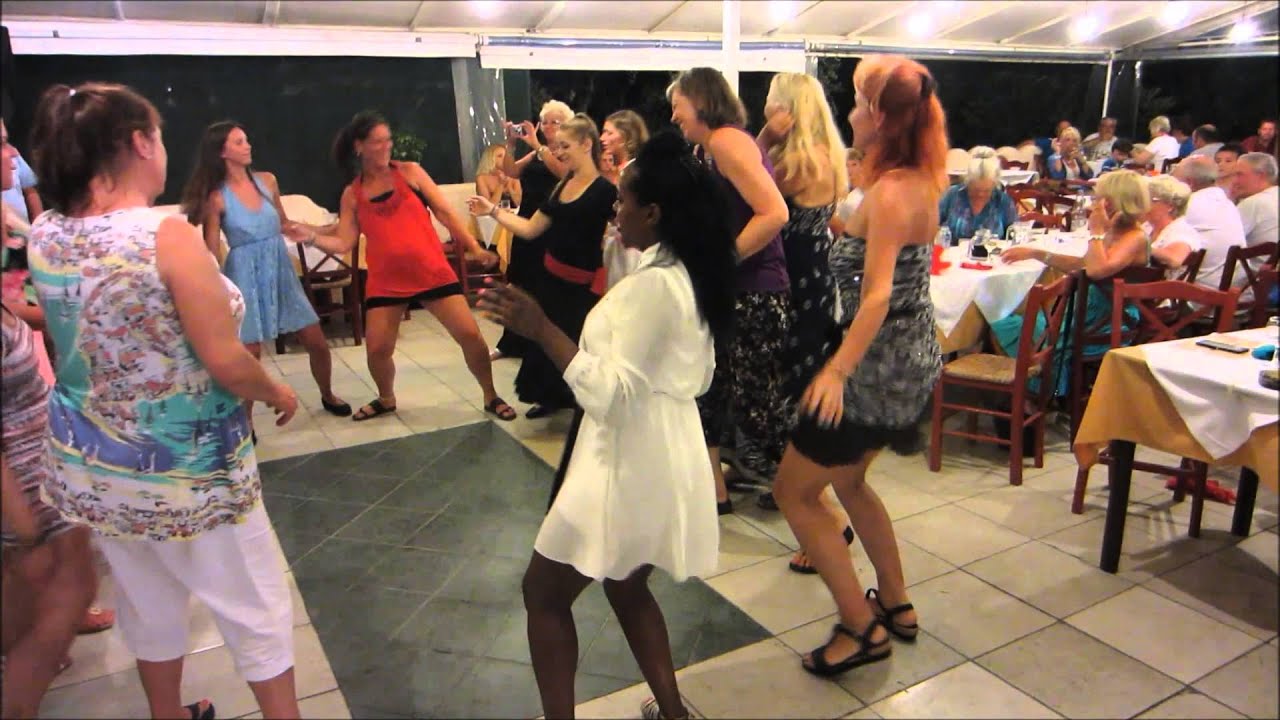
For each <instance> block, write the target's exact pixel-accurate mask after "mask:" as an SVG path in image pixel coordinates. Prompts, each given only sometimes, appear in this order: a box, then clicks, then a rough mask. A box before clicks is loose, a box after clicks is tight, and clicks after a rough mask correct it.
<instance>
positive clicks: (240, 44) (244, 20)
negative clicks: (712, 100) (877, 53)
mask: <svg viewBox="0 0 1280 720" xmlns="http://www.w3.org/2000/svg"><path fill="white" fill-rule="evenodd" d="M722 5H723V3H722V2H720V0H685V1H683V2H681V1H679V0H649V1H646V2H621V1H618V0H556V1H545V2H544V1H537V0H425V1H422V2H419V1H417V0H412V1H403V0H385V1H379V0H364V1H362V2H342V1H336V2H335V1H328V0H319V1H317V0H267V1H265V2H264V1H261V0H230V1H226V2H213V1H207V2H194V1H189V0H188V1H168V2H165V1H158V0H148V1H137V2H130V1H123V0H115V1H114V2H95V1H91V0H74V1H65V2H59V1H56V0H5V2H4V4H3V6H2V8H0V19H2V20H3V22H4V24H5V25H6V26H7V27H9V29H10V34H11V37H12V41H13V48H14V52H15V53H17V54H62V53H74V54H98V55H107V54H175V53H176V54H201V55H215V54H222V55H231V54H279V55H288V54H293V55H308V54H319V55H401V56H411V57H424V56H435V57H441V56H454V57H457V56H474V55H475V53H476V51H477V46H479V52H480V55H481V57H482V59H485V58H486V57H487V58H488V59H489V62H488V63H487V64H490V65H492V66H495V67H498V66H501V67H513V66H518V65H520V61H519V59H518V58H519V57H520V53H521V52H523V53H524V57H526V58H529V60H528V62H526V63H525V65H524V66H530V64H532V63H555V62H557V60H556V58H557V53H553V52H550V51H548V50H547V48H552V47H558V48H559V51H560V52H559V55H560V56H561V57H560V60H559V62H560V63H561V65H564V66H566V67H569V66H572V67H577V66H579V65H582V64H583V62H585V59H588V58H594V56H600V57H602V58H604V60H605V61H606V62H608V61H609V59H610V58H613V59H614V62H613V63H612V64H617V63H618V62H624V61H625V62H628V63H631V62H635V61H636V59H637V58H638V57H639V56H637V55H636V54H635V53H627V52H621V51H619V52H613V53H611V52H610V50H609V47H610V46H608V45H600V46H596V45H591V44H593V43H599V42H602V41H616V42H619V43H623V44H622V45H617V46H613V47H614V49H615V50H618V49H619V48H624V47H630V48H631V49H632V50H635V49H637V48H651V49H652V48H657V47H659V45H656V44H655V43H661V42H662V41H673V42H681V41H683V42H691V41H692V42H698V41H701V42H703V43H707V42H714V43H718V42H719V40H720V36H721V30H722V13H723V7H722ZM1278 5H1280V3H1277V2H1276V1H1274V0H1271V1H1267V2H1247V1H1237V0H1137V1H1134V0H1108V1H1101V0H1096V1H1092V2H1084V1H1080V0H1076V1H1072V2H1055V1H1048V0H1046V1H1040V2H1009V1H990V0H969V1H957V2H944V1H942V0H932V1H925V0H915V1H905V0H875V1H862V0H741V4H740V7H741V40H742V42H743V43H744V46H743V55H744V57H745V56H746V55H747V52H748V50H750V49H754V51H755V52H758V53H764V52H768V53H771V56H770V58H771V59H770V60H768V62H766V63H765V64H766V65H771V64H773V63H774V62H775V61H777V62H783V63H784V64H794V62H795V61H794V58H793V57H792V55H793V54H794V48H802V49H803V48H805V47H807V48H808V49H809V50H810V51H811V52H818V53H849V54H857V53H860V52H869V51H872V50H887V49H898V50H902V51H904V52H909V53H912V54H915V55H925V56H928V55H941V56H958V57H970V56H972V57H976V58H983V57H985V58H1009V57H1026V58H1029V59H1030V58H1040V59H1050V60H1053V59H1058V60H1070V59H1072V58H1077V59H1079V60H1083V61H1093V62H1105V60H1106V59H1108V58H1110V57H1113V56H1118V57H1126V56H1131V57H1156V56H1163V57H1185V56H1208V55H1233V54H1234V55H1238V54H1250V55H1268V54H1269V55H1274V54H1276V52H1277V15H1278V11H1277V6H1278ZM548 41H554V42H548ZM575 41H576V42H577V43H578V44H577V45H575V44H574V42H575ZM555 42H559V43H560V44H559V45H556V44H555ZM521 43H523V45H521ZM626 43H631V45H626ZM752 43H754V44H752ZM761 43H769V44H761ZM588 45H590V47H588ZM468 46H469V49H468ZM486 46H491V47H492V48H493V49H491V50H486V49H485V48H486ZM664 47H665V49H662V50H660V51H663V52H671V53H674V52H675V51H676V46H672V45H667V46H664ZM694 47H695V46H687V47H685V48H684V49H685V50H689V51H690V52H692V51H693V50H691V49H690V48H694ZM499 48H501V49H499ZM587 50H593V53H591V54H588V55H582V56H581V58H580V59H579V60H565V59H564V58H563V55H564V53H571V52H585V51H587ZM757 57H758V58H762V57H765V56H764V55H757ZM619 58H622V59H621V60H620V59H619ZM640 59H641V60H644V58H640ZM673 62H674V58H673ZM653 63H657V64H658V65H669V64H671V63H669V62H664V61H660V60H654V59H652V58H649V59H648V60H647V61H646V63H645V64H644V66H646V67H647V65H648V64H653ZM751 64H752V63H750V62H745V61H744V63H743V69H748V68H749V66H750V65H751ZM553 66H556V67H559V66H560V65H553Z"/></svg>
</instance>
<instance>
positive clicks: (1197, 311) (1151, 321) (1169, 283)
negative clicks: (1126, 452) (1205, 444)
mask: <svg viewBox="0 0 1280 720" xmlns="http://www.w3.org/2000/svg"><path fill="white" fill-rule="evenodd" d="M1239 299H1240V290H1239V289H1238V288H1237V289H1234V290H1231V291H1229V292H1222V291H1218V290H1210V289H1208V288H1205V287H1201V286H1199V285H1191V284H1190V283H1185V282H1180V281H1178V280H1164V281H1160V282H1149V283H1142V284H1138V285H1131V284H1128V283H1126V282H1125V281H1124V280H1116V281H1115V283H1114V288H1113V299H1112V303H1111V327H1112V331H1111V347H1113V348H1118V347H1122V346H1124V345H1141V344H1145V343H1155V342H1165V341H1167V340H1177V339H1178V338H1179V337H1180V336H1181V332H1182V330H1183V328H1185V327H1186V326H1187V325H1188V324H1190V323H1192V322H1194V321H1196V320H1197V319H1200V318H1207V317H1209V316H1210V315H1213V316H1215V317H1217V318H1218V319H1217V321H1216V331H1217V332H1229V331H1230V330H1231V328H1232V326H1233V324H1234V323H1233V317H1234V315H1235V308H1236V302H1237V301H1238V300H1239ZM1127 304H1133V305H1136V306H1137V308H1138V315H1139V319H1138V326H1137V327H1136V328H1135V329H1134V331H1132V332H1127V331H1125V330H1124V329H1123V327H1122V323H1123V322H1124V307H1125V305H1127ZM1169 306H1175V307H1178V306H1181V307H1188V308H1194V309H1192V310H1191V311H1190V312H1188V313H1187V314H1185V315H1183V316H1181V317H1177V318H1174V319H1172V321H1170V318H1169V316H1168V314H1167V313H1166V312H1165V310H1166V309H1167V308H1168V307H1169ZM1098 464H1099V465H1110V464H1111V454H1110V452H1108V451H1107V450H1103V451H1102V452H1101V453H1099V455H1098ZM1133 469H1134V470H1141V471H1143V472H1151V473H1160V474H1163V475H1172V476H1173V477H1174V478H1175V479H1176V483H1175V485H1174V488H1175V489H1174V493H1173V500H1174V502H1182V500H1183V499H1184V498H1185V497H1186V483H1187V481H1188V480H1190V481H1191V484H1192V498H1191V518H1190V529H1189V530H1188V534H1189V535H1190V536H1191V537H1200V520H1201V518H1202V516H1203V514H1204V493H1205V485H1206V484H1207V483H1208V478H1209V466H1208V465H1207V464H1205V463H1203V462H1200V461H1199V460H1191V459H1190V458H1183V459H1182V463H1181V464H1180V465H1179V466H1178V467H1172V466H1169V465H1160V464H1158V463H1149V462H1144V461H1141V460H1135V461H1134V463H1133ZM1088 483H1089V469H1086V468H1081V469H1080V470H1078V471H1077V472H1076V486H1075V491H1074V492H1073V493H1072V497H1071V512H1073V513H1075V514H1076V515H1079V514H1080V513H1082V512H1084V493H1085V489H1086V488H1087V486H1088Z"/></svg>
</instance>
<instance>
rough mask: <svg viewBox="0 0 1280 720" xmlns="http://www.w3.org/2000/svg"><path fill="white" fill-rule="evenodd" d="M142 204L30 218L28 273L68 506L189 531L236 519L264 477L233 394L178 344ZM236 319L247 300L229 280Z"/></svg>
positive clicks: (135, 526)
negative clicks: (49, 360) (45, 352)
mask: <svg viewBox="0 0 1280 720" xmlns="http://www.w3.org/2000/svg"><path fill="white" fill-rule="evenodd" d="M165 217H166V216H165V215H164V214H163V213H160V212H157V211H155V210H153V209H151V208H141V207H139V208H129V209H125V210H117V211H115V212H111V213H107V214H105V215H94V216H89V217H84V218H71V217H67V216H65V215H62V214H60V213H57V212H47V213H45V214H44V215H42V216H41V217H40V219H39V220H37V221H36V223H35V225H33V226H32V229H31V253H30V257H31V271H32V275H33V277H34V279H35V287H36V293H37V295H38V296H39V299H40V305H41V306H42V307H43V308H44V310H45V319H46V322H47V323H48V326H49V333H50V335H51V336H52V337H53V339H54V343H55V346H56V348H57V351H58V352H57V366H56V371H57V384H56V386H55V387H54V390H53V395H52V397H51V399H50V401H49V431H50V434H51V441H52V444H53V461H54V465H55V473H56V477H55V480H54V482H53V484H52V485H51V487H50V495H51V496H52V499H53V501H54V505H55V506H57V507H58V508H59V509H60V510H62V512H63V513H65V514H66V515H68V516H70V517H71V518H73V519H75V520H79V521H81V522H83V523H85V524H87V525H89V526H90V527H92V528H93V529H94V530H95V531H96V532H98V533H100V534H102V535H104V536H107V537H116V538H120V539H124V540H149V541H164V540H175V539H189V538H193V537H196V536H197V535H199V534H200V533H202V532H205V531H208V530H212V529H214V528H216V527H218V526H221V525H223V524H229V523H240V522H243V521H244V519H245V518H246V516H247V515H248V514H249V512H250V511H251V510H253V509H255V507H256V506H257V505H258V503H259V501H260V496H261V492H262V486H261V482H260V479H259V477H258V463H257V459H256V456H255V455H254V451H253V443H252V442H251V441H250V438H249V418H248V416H247V415H246V414H245V411H244V406H243V405H242V404H241V403H240V399H239V398H238V397H236V396H235V395H233V394H231V393H230V392H229V391H227V390H226V389H225V388H223V387H221V386H219V385H218V384H217V383H216V382H214V381H213V378H212V377H210V375H209V372H208V371H207V370H206V369H205V368H204V366H203V365H202V364H201V363H200V360H199V358H198V357H196V354H195V350H194V349H193V348H192V347H191V344H190V343H189V342H187V338H186V336H185V335H184V334H183V331H182V324H181V322H180V321H179V318H178V311H177V308H176V307H174V304H173V296H172V295H170V293H169V289H168V288H167V287H165V285H164V282H163V281H162V280H161V279H160V275H159V273H158V272H157V270H156V229H157V228H158V227H159V226H160V223H161V222H162V221H163V220H164V219H165ZM223 284H224V285H225V286H226V288H227V292H228V294H229V295H230V296H231V311H232V314H233V315H234V316H235V318H236V320H237V322H239V320H240V319H241V318H243V316H244V312H245V307H244V299H243V297H242V296H241V294H240V291H239V290H238V289H236V287H235V285H234V284H233V283H232V282H231V281H230V280H229V279H227V278H225V277H224V278H223Z"/></svg>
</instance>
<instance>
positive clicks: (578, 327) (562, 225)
mask: <svg viewBox="0 0 1280 720" xmlns="http://www.w3.org/2000/svg"><path fill="white" fill-rule="evenodd" d="M617 195H618V191H617V189H616V188H615V187H614V186H613V183H611V182H609V181H608V180H606V179H604V178H603V177H597V178H596V179H595V180H594V181H593V182H592V183H591V185H589V186H587V189H586V190H584V191H583V193H582V195H580V196H579V197H578V198H577V199H575V200H572V201H570V202H568V203H562V202H560V196H559V192H556V194H555V195H554V196H553V197H552V198H551V199H549V200H548V201H547V202H546V204H545V205H543V206H542V208H541V210H542V213H543V214H544V215H546V216H547V217H549V218H551V226H550V227H548V228H547V231H546V232H544V233H543V234H542V237H541V240H542V241H543V246H544V247H545V248H546V250H545V252H544V254H543V258H542V261H541V264H540V265H539V266H538V268H537V279H536V281H535V283H534V287H533V288H532V290H533V296H534V298H536V299H537V301H538V304H539V305H541V306H542V310H543V312H545V313H546V314H547V317H548V318H549V319H550V320H551V322H553V323H555V325H556V327H558V328H560V330H562V331H563V332H564V334H565V335H568V336H569V338H570V339H571V340H573V341H574V342H575V343H576V342H577V341H578V336H579V335H581V334H582V324H583V322H585V321H586V319H587V313H589V312H591V308H593V307H595V304H596V301H597V300H599V299H600V296H599V295H598V294H597V290H598V289H599V288H598V286H597V288H596V289H593V283H594V282H595V280H596V279H597V278H598V274H599V273H600V272H601V271H602V265H603V260H604V258H603V252H602V243H603V240H604V228H605V224H606V223H608V222H609V219H610V218H611V217H612V216H613V202H614V200H615V199H616V198H617ZM516 395H517V396H519V398H520V400H521V401H522V402H526V403H530V404H538V405H545V406H547V407H553V408H555V407H571V406H573V405H574V399H573V393H572V392H571V391H570V390H569V386H568V385H567V384H566V383H565V381H564V378H563V377H561V374H560V371H559V370H557V369H556V367H555V365H553V364H552V363H551V360H550V359H549V358H548V357H547V355H546V353H544V352H543V351H542V348H540V347H538V346H537V345H534V344H532V343H531V344H530V345H529V346H528V347H527V349H526V350H525V355H524V362H522V363H521V364H520V371H519V372H518V373H516Z"/></svg>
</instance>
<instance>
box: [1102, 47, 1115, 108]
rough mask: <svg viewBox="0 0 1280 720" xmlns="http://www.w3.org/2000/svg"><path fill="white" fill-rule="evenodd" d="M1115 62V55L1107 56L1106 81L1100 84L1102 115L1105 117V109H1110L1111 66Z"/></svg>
mask: <svg viewBox="0 0 1280 720" xmlns="http://www.w3.org/2000/svg"><path fill="white" fill-rule="evenodd" d="M1114 64H1115V57H1114V55H1113V56H1112V57H1108V58H1107V81H1106V83H1104V84H1103V86H1102V117H1107V111H1108V110H1110V109H1111V72H1112V66H1113V65H1114Z"/></svg>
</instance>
